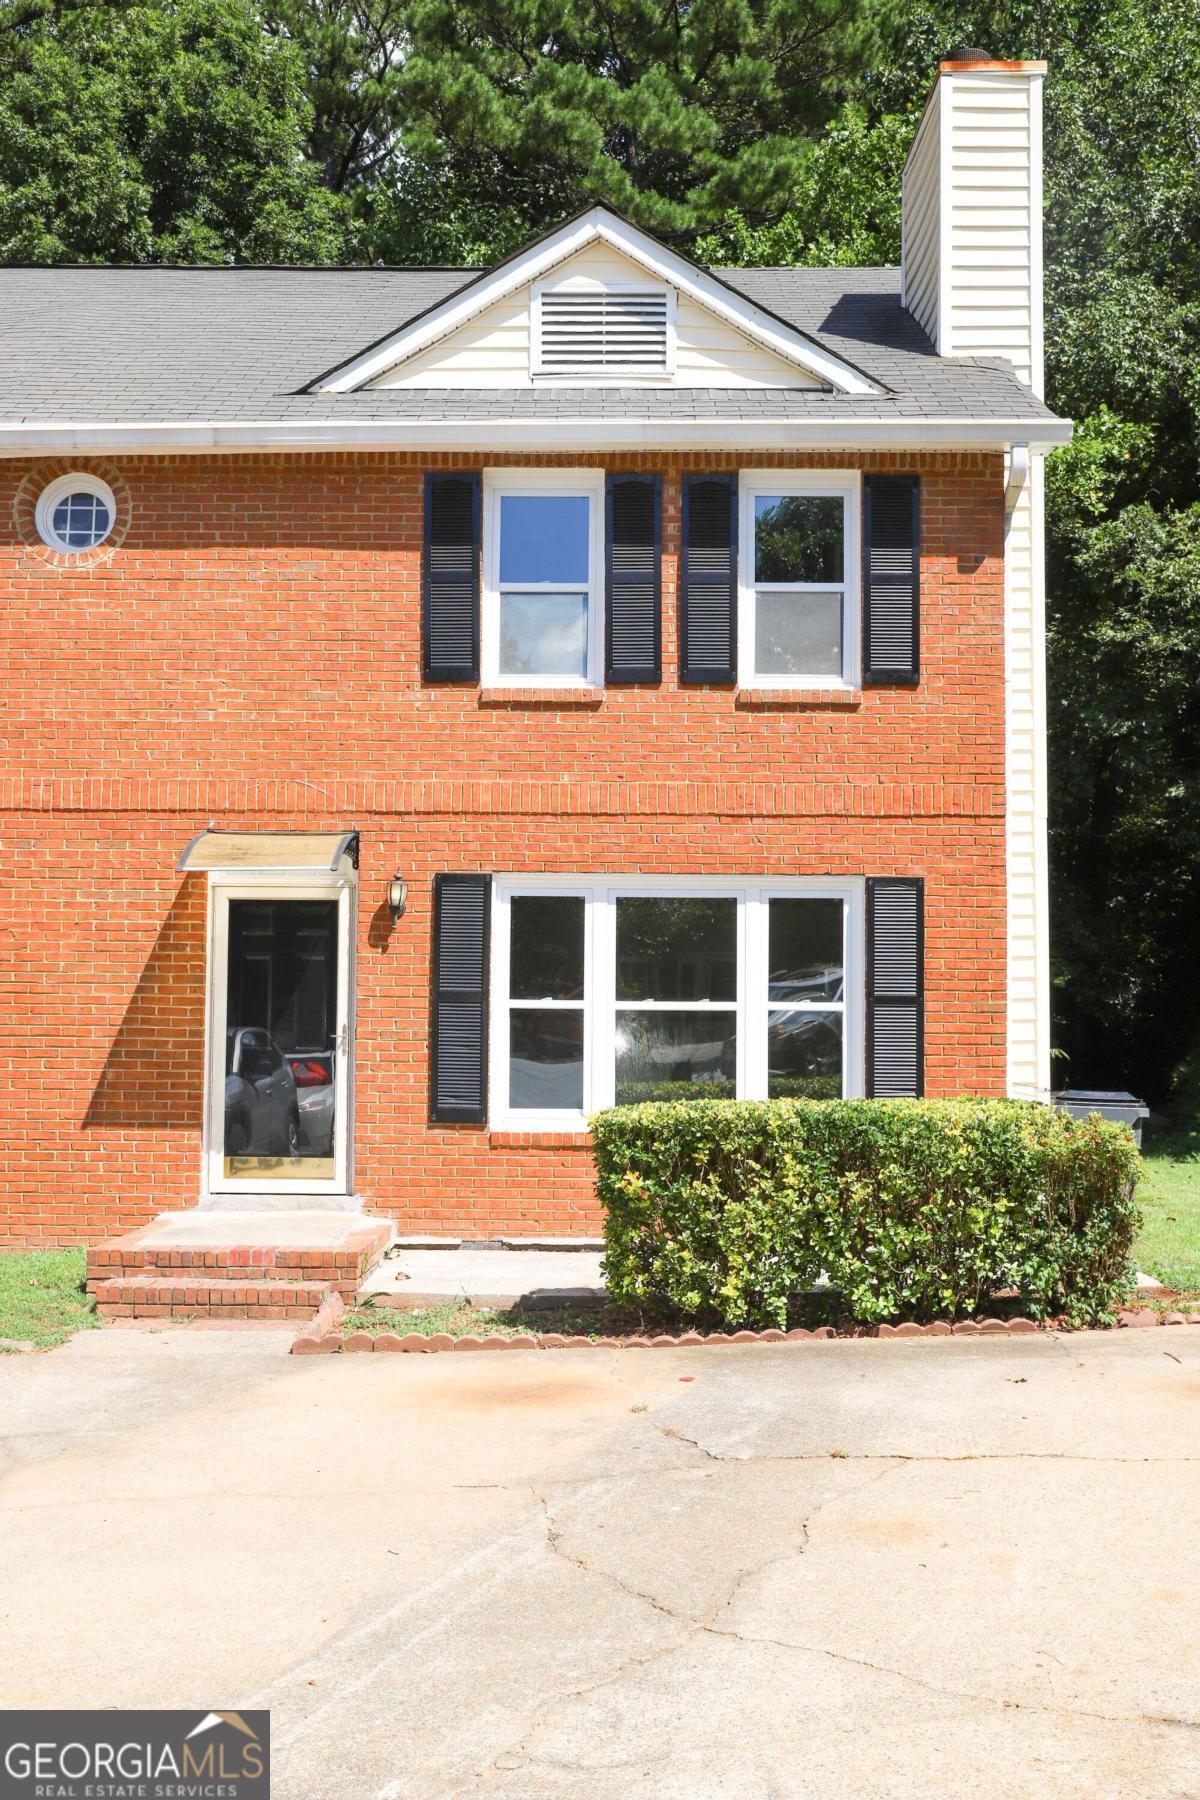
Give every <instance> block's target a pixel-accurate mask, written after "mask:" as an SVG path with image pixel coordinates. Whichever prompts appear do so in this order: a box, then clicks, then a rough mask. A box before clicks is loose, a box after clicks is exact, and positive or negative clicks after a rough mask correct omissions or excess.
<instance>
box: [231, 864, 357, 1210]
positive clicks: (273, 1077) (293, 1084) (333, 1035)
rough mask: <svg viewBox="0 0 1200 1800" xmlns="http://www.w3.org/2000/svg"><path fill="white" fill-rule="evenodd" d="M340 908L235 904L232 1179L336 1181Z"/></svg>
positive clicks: (328, 903) (331, 904)
mask: <svg viewBox="0 0 1200 1800" xmlns="http://www.w3.org/2000/svg"><path fill="white" fill-rule="evenodd" d="M337 943H338V907H337V901H336V900H231V901H230V902H229V938H228V944H229V948H228V958H227V960H228V969H227V976H226V990H225V1005H226V1032H225V1124H224V1144H223V1149H224V1172H225V1174H226V1175H229V1176H236V1177H238V1178H239V1179H244V1180H268V1181H281V1180H294V1181H297V1182H302V1181H304V1180H305V1179H312V1178H313V1177H319V1178H322V1179H326V1178H328V1177H330V1176H332V1175H333V1173H334V1160H333V1156H334V1119H335V1116H336V1110H337V1105H338V1099H337V1094H336V1091H335V1081H336V1056H335V1046H336V1043H337V1034H338V1011H337Z"/></svg>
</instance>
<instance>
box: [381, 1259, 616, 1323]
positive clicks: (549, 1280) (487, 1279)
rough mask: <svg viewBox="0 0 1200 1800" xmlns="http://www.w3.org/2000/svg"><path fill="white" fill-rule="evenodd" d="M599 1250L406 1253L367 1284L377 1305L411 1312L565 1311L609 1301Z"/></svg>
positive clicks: (386, 1263)
mask: <svg viewBox="0 0 1200 1800" xmlns="http://www.w3.org/2000/svg"><path fill="white" fill-rule="evenodd" d="M600 1263H601V1255H600V1252H599V1251H598V1250H478V1249H475V1248H472V1247H470V1246H467V1245H464V1246H463V1248H462V1249H461V1250H402V1251H400V1252H399V1253H393V1254H392V1255H390V1256H387V1257H385V1258H384V1260H383V1262H381V1263H380V1264H379V1265H378V1267H377V1268H375V1269H374V1270H372V1272H371V1274H370V1275H369V1276H368V1277H367V1280H366V1282H365V1283H364V1284H363V1288H362V1290H361V1291H362V1294H363V1296H364V1297H365V1296H368V1295H369V1296H370V1297H371V1298H372V1299H373V1300H374V1301H375V1303H376V1305H387V1306H395V1307H400V1308H408V1309H412V1308H414V1307H419V1306H437V1305H438V1304H440V1303H441V1302H444V1301H446V1300H454V1299H458V1298H462V1299H467V1300H472V1301H474V1302H475V1304H476V1305H479V1306H514V1305H515V1304H516V1303H517V1301H518V1300H520V1301H523V1302H524V1303H525V1304H527V1305H531V1306H534V1307H537V1306H562V1305H567V1304H570V1303H571V1302H576V1303H579V1302H587V1301H589V1300H592V1301H594V1300H602V1299H603V1298H604V1292H605V1289H604V1276H603V1274H602V1272H601V1268H600Z"/></svg>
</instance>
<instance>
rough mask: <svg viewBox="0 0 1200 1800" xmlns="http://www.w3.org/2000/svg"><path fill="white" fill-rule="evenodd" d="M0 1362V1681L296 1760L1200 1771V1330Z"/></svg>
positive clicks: (196, 1351) (345, 1767) (860, 1790)
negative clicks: (199, 1711)
mask: <svg viewBox="0 0 1200 1800" xmlns="http://www.w3.org/2000/svg"><path fill="white" fill-rule="evenodd" d="M286 1344H287V1336H286V1334H280V1333H274V1332H265V1333H252V1332H237V1333H235V1332H222V1331H211V1332H201V1331H186V1330H185V1331H175V1332H172V1331H170V1330H163V1331H121V1330H109V1331H98V1332H91V1333H85V1334H83V1335H82V1336H80V1337H78V1338H76V1339H75V1340H74V1341H73V1342H72V1343H71V1344H69V1345H68V1346H66V1347H65V1348H64V1349H62V1350H59V1351H56V1352H55V1353H54V1354H53V1355H50V1356H44V1357H36V1358H34V1357H25V1358H7V1359H0V1419H2V1421H3V1453H4V1462H3V1464H2V1465H0V1644H2V1645H3V1650H2V1651H0V1705H4V1706H23V1705H32V1706H81V1705H82V1706H101V1707H103V1706H122V1705H157V1706H194V1707H201V1708H205V1709H207V1708H209V1707H232V1706H239V1705H247V1706H269V1707H270V1709H271V1718H272V1735H273V1742H274V1765H275V1772H276V1773H275V1785H274V1792H275V1793H276V1795H277V1796H282V1797H284V1800H343V1797H346V1800H349V1797H351V1796H353V1797H354V1800H366V1797H377V1800H384V1797H387V1800H407V1797H408V1796H414V1797H416V1800H428V1797H434V1796H459V1795H471V1794H483V1795H488V1796H520V1797H522V1800H525V1797H531V1796H542V1795H546V1796H556V1797H557V1796H571V1800H590V1797H592V1796H596V1797H597V1800H610V1797H611V1800H627V1797H628V1796H670V1797H672V1800H675V1797H676V1796H680V1795H686V1796H688V1797H689V1800H691V1797H693V1796H710V1795H712V1796H717V1795H731V1796H732V1795H737V1796H738V1797H739V1800H756V1797H758V1796H762V1797H763V1800H766V1797H767V1796H792V1795H817V1796H829V1795H847V1796H851V1795H852V1796H855V1797H858V1796H864V1795H889V1796H890V1795H910V1794H911V1795H917V1794H922V1795H924V1794H929V1793H931V1792H934V1793H942V1794H953V1795H963V1794H988V1795H992V1796H994V1795H1022V1796H1029V1795H1055V1796H1062V1795H1076V1794H1079V1795H1083V1794H1100V1795H1111V1794H1115V1793H1118V1792H1125V1791H1130V1790H1131V1789H1132V1790H1135V1791H1140V1792H1155V1793H1160V1794H1167V1795H1195V1794H1197V1793H1200V1697H1198V1696H1200V1679H1198V1678H1200V1653H1198V1648H1197V1637H1198V1624H1200V1554H1198V1548H1197V1521H1198V1520H1200V1329H1197V1328H1193V1329H1191V1330H1174V1331H1166V1330H1160V1331H1155V1332H1122V1333H1119V1334H1118V1333H1115V1332H1114V1333H1108V1334H1101V1333H1097V1334H1091V1335H1084V1336H1077V1337H1067V1338H1053V1337H1047V1338H1037V1339H1019V1340H1015V1341H1012V1342H1004V1341H996V1340H992V1341H987V1340H976V1341H971V1340H950V1341H944V1340H943V1341H932V1342H917V1343H903V1342H895V1341H893V1342H890V1343H878V1342H868V1341H864V1342H854V1343H832V1344H824V1345H822V1344H813V1345H807V1346H801V1347H799V1348H791V1347H783V1346H758V1347H753V1348H749V1347H748V1348H744V1349H726V1350H703V1351H612V1352H609V1351H555V1352H543V1353H537V1354H534V1353H526V1354H520V1353H509V1354H507V1355H493V1356H439V1357H429V1358H415V1357H385V1356H375V1357H351V1358H336V1359H324V1358H315V1357H314V1358H311V1359H301V1358H292V1359H289V1358H288V1357H287V1356H286V1354H285V1351H286Z"/></svg>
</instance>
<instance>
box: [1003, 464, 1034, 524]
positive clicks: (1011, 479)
mask: <svg viewBox="0 0 1200 1800" xmlns="http://www.w3.org/2000/svg"><path fill="white" fill-rule="evenodd" d="M1028 480H1029V445H1028V444H1014V445H1013V447H1012V449H1011V450H1010V451H1009V454H1008V480H1007V481H1006V482H1005V484H1004V535H1005V537H1007V536H1008V528H1009V526H1010V525H1011V524H1012V517H1013V514H1014V513H1015V512H1016V510H1017V502H1018V500H1019V499H1020V498H1021V495H1022V494H1023V493H1024V491H1025V483H1026V482H1027V481H1028Z"/></svg>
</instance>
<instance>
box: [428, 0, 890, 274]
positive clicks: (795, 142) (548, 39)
mask: <svg viewBox="0 0 1200 1800" xmlns="http://www.w3.org/2000/svg"><path fill="white" fill-rule="evenodd" d="M409 29H410V32H411V38H412V50H411V54H410V56H409V58H408V60H407V62H406V65H405V72H404V87H405V95H406V103H407V109H408V119H407V125H406V144H407V147H408V151H409V153H410V155H411V156H412V158H413V159H414V160H415V161H416V162H418V163H421V164H424V165H426V166H428V167H430V168H434V169H439V170H443V171H445V172H446V173H447V174H449V175H450V176H452V177H453V180H454V184H455V187H456V189H457V191H458V192H459V193H460V194H461V195H463V196H464V197H465V198H467V199H469V200H470V201H472V202H473V203H475V204H476V205H481V206H484V207H488V206H491V205H494V204H495V203H496V202H497V201H500V202H501V203H502V204H503V205H505V206H509V207H512V208H514V209H515V210H516V211H517V212H518V213H519V214H520V215H521V217H522V218H523V219H525V220H526V221H527V222H528V223H529V225H530V226H533V227H537V226H541V225H546V224H552V223H555V222H557V221H558V220H560V219H562V218H564V217H566V216H567V215H568V214H570V213H572V212H574V211H576V210H577V209H578V208H579V207H581V206H583V205H585V204H586V203H588V202H589V201H591V200H604V201H607V202H608V204H609V205H611V206H614V207H615V208H616V209H617V210H618V211H620V212H622V213H624V214H626V215H627V216H628V217H629V218H631V219H633V220H634V221H635V223H637V224H640V225H644V226H645V227H647V228H648V229H649V230H651V231H654V232H657V233H658V234H660V235H662V236H665V237H667V238H672V239H676V240H685V241H690V240H691V239H693V238H694V237H695V236H696V234H697V233H698V232H700V231H702V230H704V229H706V228H707V227H710V226H712V225H714V224H716V223H717V221H718V220H719V219H720V217H721V215H722V214H723V213H725V212H726V211H728V210H730V209H734V210H736V211H738V212H740V213H743V214H744V215H745V216H746V217H747V219H748V220H749V221H750V222H751V223H752V224H761V223H763V222H766V221H769V220H772V219H775V218H778V217H779V216H780V215H782V214H783V213H784V212H785V211H786V210H787V208H788V205H789V203H790V201H791V198H792V194H793V190H794V189H795V187H796V184H797V181H798V179H799V176H800V172H801V169H802V166H803V163H804V160H805V153H806V148H807V144H808V141H809V140H810V139H811V137H812V135H813V133H814V131H815V130H817V129H818V128H819V127H820V126H821V125H822V124H823V123H824V121H825V120H826V119H828V118H829V117H830V116H831V114H832V113H833V111H834V110H835V108H836V105H837V103H838V101H839V99H840V98H841V97H842V96H843V95H844V94H845V92H846V91H847V88H848V85H849V83H850V82H852V81H853V79H854V77H855V75H856V72H857V71H858V69H859V68H860V67H861V66H862V65H863V63H864V61H865V60H866V59H867V57H868V56H869V54H870V51H871V49H872V47H873V45H874V43H875V41H876V40H875V15H874V13H873V11H872V10H871V7H870V6H869V5H868V4H865V3H864V0H690V3H689V4H680V3H679V0H668V3H666V4H664V3H663V0H601V3H597V0H412V8H411V13H410V19H409Z"/></svg>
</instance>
